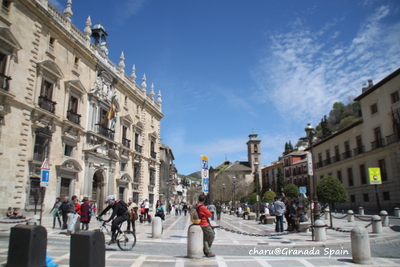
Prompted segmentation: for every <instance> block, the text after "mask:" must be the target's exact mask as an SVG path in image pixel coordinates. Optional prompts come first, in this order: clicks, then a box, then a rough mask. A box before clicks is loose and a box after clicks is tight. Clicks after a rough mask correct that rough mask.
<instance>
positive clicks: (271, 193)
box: [263, 190, 276, 203]
mask: <svg viewBox="0 0 400 267" xmlns="http://www.w3.org/2000/svg"><path fill="white" fill-rule="evenodd" d="M275 196H276V194H275V192H274V191H272V190H268V191H267V192H265V194H264V198H263V200H264V202H268V203H271V202H274V197H275Z"/></svg>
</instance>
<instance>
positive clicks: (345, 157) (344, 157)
mask: <svg viewBox="0 0 400 267" xmlns="http://www.w3.org/2000/svg"><path fill="white" fill-rule="evenodd" d="M348 158H351V151H350V150H349V151H346V152H344V153H343V154H342V159H348Z"/></svg>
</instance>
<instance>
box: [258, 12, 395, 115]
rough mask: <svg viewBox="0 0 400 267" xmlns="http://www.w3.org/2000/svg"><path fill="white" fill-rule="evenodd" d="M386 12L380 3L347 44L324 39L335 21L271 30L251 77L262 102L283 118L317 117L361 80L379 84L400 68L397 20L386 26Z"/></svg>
mask: <svg viewBox="0 0 400 267" xmlns="http://www.w3.org/2000/svg"><path fill="white" fill-rule="evenodd" d="M389 15H390V10H389V8H388V7H387V6H381V7H379V8H378V9H377V10H376V11H375V13H374V14H372V16H370V19H368V20H367V21H366V22H365V23H364V24H363V25H362V27H360V30H359V32H358V33H357V35H356V36H354V38H353V39H352V42H349V43H347V44H346V43H345V42H342V43H338V39H339V38H336V39H335V40H333V39H334V38H326V35H329V34H330V32H329V29H330V27H331V26H332V25H333V24H335V23H336V20H335V23H332V24H330V23H326V24H325V26H322V27H321V29H318V30H317V31H311V30H310V29H307V28H304V25H302V26H303V28H296V29H294V30H293V31H291V32H288V33H286V34H275V35H274V36H273V37H272V38H271V46H270V47H269V49H268V53H267V55H266V56H265V58H264V59H262V60H261V65H260V68H259V69H258V70H257V71H256V73H255V75H254V79H255V80H256V82H257V84H258V86H259V87H260V88H261V90H262V91H263V95H262V99H263V101H264V102H268V101H271V102H272V103H273V104H274V106H275V107H276V109H277V110H278V111H279V112H280V114H281V115H282V116H283V117H287V116H290V117H291V119H292V120H293V119H294V120H299V119H304V118H309V119H311V121H319V120H320V119H321V118H322V117H323V116H324V115H325V114H327V113H328V112H329V110H330V109H331V107H332V104H333V103H334V102H335V101H345V100H347V97H348V96H349V95H352V96H357V95H359V94H360V93H361V84H362V82H365V79H367V78H374V79H375V82H378V80H380V79H382V78H383V77H384V76H386V75H388V74H389V73H390V72H392V71H394V70H395V69H397V68H398V67H399V63H398V62H399V61H400V46H399V45H398V44H399V43H400V35H399V34H398V33H399V32H400V31H399V30H400V24H399V23H397V24H392V25H387V24H385V23H384V20H383V19H384V18H386V17H387V16H389ZM296 21H298V20H296ZM339 26H340V25H339ZM343 27H345V25H343ZM327 30H328V31H327ZM330 30H335V32H334V33H335V34H338V30H337V29H330ZM378 40H379V41H378ZM333 41H335V42H334V43H333ZM371 75H373V76H372V77H371Z"/></svg>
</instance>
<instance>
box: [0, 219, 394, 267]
mask: <svg viewBox="0 0 400 267" xmlns="http://www.w3.org/2000/svg"><path fill="white" fill-rule="evenodd" d="M337 217H340V215H337ZM342 217H343V216H342ZM42 221H43V223H42V225H43V226H44V227H45V228H46V230H47V234H48V242H47V252H48V253H49V255H50V256H51V257H52V258H53V260H54V262H56V263H57V264H58V265H59V266H60V267H62V266H69V260H70V259H69V258H70V237H69V236H67V235H66V231H65V230H64V231H62V230H60V229H57V228H56V229H52V228H51V225H52V218H51V217H44V218H43V220H42ZM324 221H325V222H326V223H327V224H329V220H324ZM212 223H213V224H214V225H218V226H220V227H221V228H219V229H216V230H215V231H216V238H215V242H214V244H213V248H212V250H213V252H214V253H215V254H216V255H217V256H216V257H215V258H205V257H204V258H203V259H189V258H187V232H188V228H189V226H190V225H191V223H190V220H189V216H183V215H182V216H175V215H167V217H166V220H165V221H164V222H163V235H162V238H160V239H153V238H152V224H149V223H143V224H140V223H139V222H138V223H137V224H136V225H137V226H136V236H137V243H136V246H135V247H134V248H133V250H132V251H121V250H119V249H118V247H117V245H111V246H106V265H107V266H121V267H123V266H132V267H133V266H143V267H147V266H246V267H250V266H251V267H252V266H351V265H353V266H355V265H357V266H358V265H360V264H355V263H353V262H352V252H351V240H350V233H349V232H348V231H350V230H352V229H353V228H354V227H355V226H358V227H366V226H367V230H368V232H369V238H370V244H371V251H372V257H373V258H372V260H371V262H370V264H369V266H400V255H398V245H399V244H400V218H398V219H396V218H391V220H390V227H383V233H381V234H374V233H372V227H371V226H368V225H369V224H370V222H369V221H368V217H360V219H356V220H355V221H354V222H347V218H343V219H336V218H334V219H333V226H334V227H335V228H339V229H337V230H338V231H337V230H332V229H327V231H326V238H327V240H326V241H324V242H322V241H321V242H317V241H312V237H311V233H305V232H302V233H289V234H287V232H285V233H284V234H283V235H276V233H275V232H274V225H265V224H258V222H256V221H254V220H243V219H242V218H238V217H236V216H234V215H227V214H223V215H222V218H221V220H219V221H213V222H212ZM13 226H15V223H12V224H5V223H4V220H3V223H0V264H3V265H4V264H5V263H6V262H7V255H8V244H9V243H8V242H9V239H8V237H9V232H10V228H11V227H13ZM96 228H99V224H98V222H97V221H96V220H92V221H91V223H90V230H94V229H96ZM123 228H124V227H123ZM237 232H240V233H242V234H238V233H237ZM249 234H251V235H249Z"/></svg>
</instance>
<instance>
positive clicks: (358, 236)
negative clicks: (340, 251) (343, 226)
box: [350, 226, 371, 264]
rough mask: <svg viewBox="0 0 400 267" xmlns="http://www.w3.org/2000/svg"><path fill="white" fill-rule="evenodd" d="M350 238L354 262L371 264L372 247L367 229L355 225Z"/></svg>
mask: <svg viewBox="0 0 400 267" xmlns="http://www.w3.org/2000/svg"><path fill="white" fill-rule="evenodd" d="M350 238H351V253H352V256H353V262H355V263H361V264H369V263H370V262H371V247H370V244H369V236H368V231H367V229H366V228H364V227H363V228H360V227H358V226H356V227H354V228H353V230H351V235H350Z"/></svg>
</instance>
